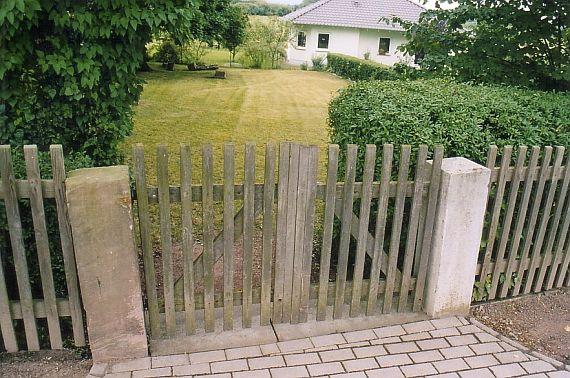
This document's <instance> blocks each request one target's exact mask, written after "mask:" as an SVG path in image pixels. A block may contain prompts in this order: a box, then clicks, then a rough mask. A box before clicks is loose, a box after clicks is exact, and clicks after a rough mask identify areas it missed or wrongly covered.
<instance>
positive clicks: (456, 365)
mask: <svg viewBox="0 0 570 378" xmlns="http://www.w3.org/2000/svg"><path fill="white" fill-rule="evenodd" d="M433 366H435V368H436V369H437V371H439V372H440V373H449V372H451V371H460V370H466V369H469V365H467V364H466V363H465V361H463V359H461V358H455V359H452V360H443V361H436V362H434V363H433Z"/></svg>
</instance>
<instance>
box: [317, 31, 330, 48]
mask: <svg viewBox="0 0 570 378" xmlns="http://www.w3.org/2000/svg"><path fill="white" fill-rule="evenodd" d="M329 37H330V35H329V34H319V43H318V45H317V47H318V48H319V49H323V50H327V49H328V48H329Z"/></svg>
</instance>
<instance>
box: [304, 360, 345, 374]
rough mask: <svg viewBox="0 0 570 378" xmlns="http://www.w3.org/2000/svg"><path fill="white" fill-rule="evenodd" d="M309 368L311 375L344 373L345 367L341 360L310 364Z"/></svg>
mask: <svg viewBox="0 0 570 378" xmlns="http://www.w3.org/2000/svg"><path fill="white" fill-rule="evenodd" d="M307 369H308V370H309V374H310V375H311V377H317V376H319V375H329V374H337V373H344V368H343V367H342V365H341V363H340V362H325V363H321V364H314V365H309V366H307Z"/></svg>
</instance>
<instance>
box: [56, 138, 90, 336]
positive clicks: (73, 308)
mask: <svg viewBox="0 0 570 378" xmlns="http://www.w3.org/2000/svg"><path fill="white" fill-rule="evenodd" d="M50 158H51V169H52V176H53V183H54V197H55V204H56V207H57V222H58V226H59V239H60V243H61V251H62V255H63V266H64V270H65V281H66V284H67V295H68V297H69V312H70V315H71V325H72V329H73V339H74V342H75V346H77V347H82V346H85V330H84V324H83V309H82V306H81V297H80V294H79V280H78V277H77V267H76V262H75V250H74V247H73V236H72V235H71V225H70V223H69V218H68V217H67V199H66V195H65V178H66V174H65V162H64V158H63V148H62V146H61V145H52V146H50Z"/></svg>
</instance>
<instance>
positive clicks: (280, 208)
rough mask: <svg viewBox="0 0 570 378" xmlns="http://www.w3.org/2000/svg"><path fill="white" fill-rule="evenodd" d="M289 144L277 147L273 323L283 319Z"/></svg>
mask: <svg viewBox="0 0 570 378" xmlns="http://www.w3.org/2000/svg"><path fill="white" fill-rule="evenodd" d="M290 152H291V144H290V143H288V142H285V143H281V144H280V146H279V185H278V192H279V194H278V197H277V230H278V232H277V234H276V237H275V278H274V293H273V321H274V322H275V323H281V322H282V319H283V295H284V274H285V253H286V252H285V245H286V242H287V233H286V232H285V231H286V227H287V189H288V187H289V155H290Z"/></svg>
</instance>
